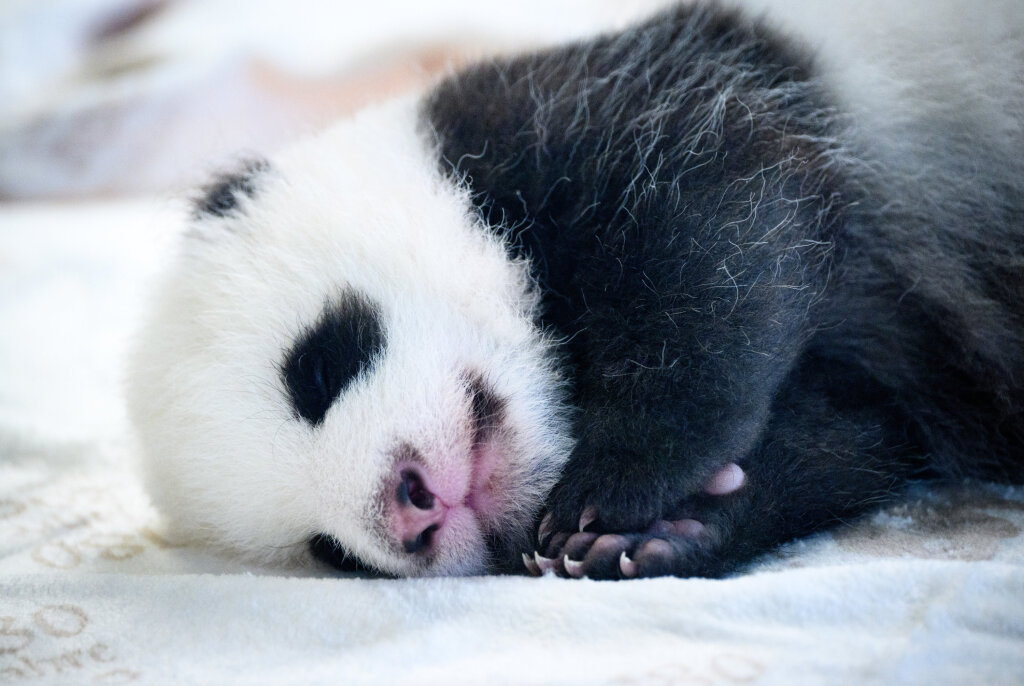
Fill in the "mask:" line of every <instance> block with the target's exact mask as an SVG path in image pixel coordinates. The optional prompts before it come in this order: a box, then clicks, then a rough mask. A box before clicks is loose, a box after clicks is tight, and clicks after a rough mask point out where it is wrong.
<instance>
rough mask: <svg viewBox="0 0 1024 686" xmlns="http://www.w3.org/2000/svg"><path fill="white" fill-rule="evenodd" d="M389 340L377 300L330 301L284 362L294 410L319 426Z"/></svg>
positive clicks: (348, 297)
mask: <svg viewBox="0 0 1024 686" xmlns="http://www.w3.org/2000/svg"><path fill="white" fill-rule="evenodd" d="M385 343H386V337H385V334H384V330H383V328H382V327H381V323H380V316H379V313H378V312H377V309H376V308H375V307H374V306H373V304H371V303H370V302H368V301H366V300H365V299H364V298H361V297H358V296H356V295H353V294H348V295H345V296H344V297H343V298H342V299H341V300H340V301H339V302H337V303H330V304H328V305H327V306H326V307H325V308H324V311H323V314H321V315H320V318H319V319H318V320H317V322H316V323H315V324H314V325H313V326H312V327H310V328H309V329H308V330H307V331H305V332H304V333H303V334H302V335H301V336H300V337H299V338H298V340H296V342H295V345H293V346H292V348H291V349H290V350H289V351H288V353H287V354H286V355H285V360H284V363H283V364H282V365H281V377H282V379H283V380H284V384H285V388H287V390H288V396H289V397H290V399H291V401H292V406H293V407H294V408H295V413H296V415H297V416H298V417H301V418H303V419H305V420H306V421H308V422H309V423H310V424H313V425H314V426H317V425H319V424H320V422H322V421H323V419H324V416H325V415H326V414H327V410H328V409H330V407H331V404H332V403H333V402H334V401H335V400H336V399H337V398H338V396H339V395H341V392H342V391H343V390H344V389H345V387H346V386H348V385H349V384H351V383H352V382H353V381H354V380H355V379H356V378H357V377H358V376H359V375H360V374H361V373H362V372H363V371H364V370H365V369H366V368H368V367H369V366H370V365H371V364H372V363H373V361H374V359H375V358H377V357H378V356H379V355H380V354H381V353H382V351H383V349H384V345H385Z"/></svg>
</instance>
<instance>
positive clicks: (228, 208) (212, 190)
mask: <svg viewBox="0 0 1024 686" xmlns="http://www.w3.org/2000/svg"><path fill="white" fill-rule="evenodd" d="M268 168H269V164H268V163H267V162H266V160H260V159H255V160H248V161H246V162H244V163H242V165H241V166H240V168H239V169H238V170H236V171H234V172H231V173H229V174H223V175H221V176H219V177H217V178H216V179H214V180H213V182H212V183H210V184H209V185H207V186H206V187H205V188H204V189H203V194H202V196H200V197H199V198H197V199H196V201H195V205H194V207H193V216H194V217H195V218H196V219H202V218H203V217H226V216H228V215H229V214H231V213H232V212H234V211H235V210H236V209H237V207H238V194H239V193H242V194H244V195H247V196H249V197H250V198H251V197H253V196H254V195H255V194H256V178H257V177H258V176H259V175H260V174H262V173H264V172H265V171H266V170H267V169H268Z"/></svg>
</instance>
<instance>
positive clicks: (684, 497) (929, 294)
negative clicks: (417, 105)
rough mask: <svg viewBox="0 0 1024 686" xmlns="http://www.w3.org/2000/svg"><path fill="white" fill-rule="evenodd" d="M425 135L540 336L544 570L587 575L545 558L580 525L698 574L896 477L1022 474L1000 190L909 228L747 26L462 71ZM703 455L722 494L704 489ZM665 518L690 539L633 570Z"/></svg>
mask: <svg viewBox="0 0 1024 686" xmlns="http://www.w3.org/2000/svg"><path fill="white" fill-rule="evenodd" d="M424 114H425V118H426V120H427V122H428V124H429V127H430V128H431V129H432V131H433V132H434V134H435V135H436V139H437V142H438V144H439V148H440V151H441V154H442V158H443V159H442V166H443V169H444V171H445V173H447V174H449V175H451V177H452V178H453V180H455V181H457V182H465V183H467V184H468V185H469V187H470V189H471V190H472V192H473V194H474V199H475V202H476V204H477V206H478V208H479V210H480V212H481V213H482V215H483V217H484V218H485V220H486V221H487V223H488V224H489V225H490V226H492V227H494V230H496V231H500V232H502V234H503V235H504V236H505V237H506V238H507V239H508V243H509V245H510V249H511V250H512V251H513V253H514V255H513V256H517V257H519V256H521V257H526V258H529V260H530V262H531V265H532V268H533V271H534V274H535V276H536V278H537V279H538V281H539V282H540V283H541V285H542V287H543V291H544V293H545V301H544V313H543V319H542V322H541V325H542V326H544V327H546V328H548V329H550V330H553V331H554V332H555V333H556V334H557V335H558V336H559V337H561V338H563V339H564V340H565V341H566V342H565V343H564V350H565V352H566V354H567V359H568V360H569V361H570V364H571V372H572V375H573V380H574V401H575V403H576V405H577V406H578V408H579V409H580V413H579V420H578V426H577V435H578V439H579V443H578V446H577V448H576V450H575V452H574V454H573V455H572V458H571V459H570V462H569V464H568V466H567V468H566V470H565V473H564V476H563V478H562V480H561V482H560V483H559V484H558V486H557V487H556V488H555V490H554V492H553V493H552V495H551V497H550V501H549V507H550V509H551V511H552V513H553V523H554V527H553V528H554V530H555V531H561V532H566V533H565V534H560V535H555V536H551V537H545V539H544V540H542V541H540V544H541V546H542V547H541V548H540V550H541V552H542V553H543V554H545V555H547V556H549V557H556V558H557V557H561V555H562V554H564V553H565V551H566V550H569V552H571V553H572V556H573V557H577V556H578V557H583V556H584V555H586V554H587V546H589V545H590V543H589V542H588V541H584V545H582V547H581V546H579V545H576V546H575V547H574V548H573V549H571V550H570V549H563V546H565V545H566V540H567V534H568V532H573V531H575V530H576V526H577V521H578V520H579V517H580V514H581V512H582V510H583V508H584V507H585V506H587V505H593V506H596V508H597V512H598V514H599V520H598V522H597V524H596V526H595V528H596V530H597V531H604V532H620V533H623V534H624V535H625V536H626V537H627V539H628V545H627V546H626V547H625V548H624V549H625V550H626V552H627V553H629V554H631V555H634V556H636V555H639V556H640V557H639V558H638V560H637V561H638V564H640V573H641V574H661V573H672V574H680V575H693V574H696V575H720V574H723V573H726V572H728V571H730V570H732V569H735V568H736V566H737V565H739V564H741V563H743V562H746V561H748V560H749V559H751V558H752V557H753V556H755V555H756V554H758V553H760V552H763V551H764V550H766V549H767V548H769V547H770V546H773V545H776V544H778V543H779V542H782V541H785V540H787V539H789V538H791V537H793V536H798V535H803V534H806V533H809V532H812V531H815V530H818V529H821V528H823V527H825V526H827V525H830V524H833V523H835V522H839V521H845V520H847V519H849V518H850V517H853V516H856V515H857V514H859V513H861V512H863V511H865V510H866V509H868V508H869V507H871V506H873V505H875V504H877V503H879V502H884V501H885V500H887V499H888V498H890V497H892V495H893V494H895V493H897V492H899V490H900V488H901V486H902V485H903V484H904V483H905V482H906V481H907V480H908V479H910V478H914V477H917V476H923V475H940V476H961V475H974V476H979V477H984V478H992V479H1004V480H1010V481H1015V482H1020V481H1022V480H1024V459H1022V458H1021V455H1024V416H1022V413H1021V412H1022V408H1024V392H1022V391H1024V389H1022V386H1021V384H1022V383H1024V300H1022V295H1024V254H1022V249H1021V248H1022V246H1024V242H1022V240H1021V235H1022V233H1024V200H1022V198H1021V194H1020V189H1019V188H1012V187H1010V186H1005V187H999V186H998V184H995V183H989V182H988V181H987V180H986V179H985V177H984V175H974V176H973V177H972V181H971V182H966V181H965V183H964V186H963V187H962V188H961V189H960V191H959V197H956V198H952V199H950V200H949V202H948V204H947V205H948V206H945V207H938V208H935V207H931V208H927V209H922V210H917V209H912V206H911V205H910V204H909V203H907V202H902V198H901V197H899V196H898V195H897V194H899V193H904V192H906V193H908V195H912V194H913V192H914V188H913V186H912V185H909V184H907V183H893V182H892V179H890V178H886V177H885V176H884V174H883V175H881V176H879V175H877V173H876V172H874V171H868V170H869V169H872V165H871V159H870V150H868V151H864V150H860V149H859V148H857V145H856V144H855V143H854V141H853V140H852V139H851V138H850V137H848V135H847V128H846V123H847V122H846V118H845V116H844V115H843V113H842V112H839V111H838V110H837V108H836V107H835V106H834V105H833V103H832V101H831V98H830V96H829V95H828V92H827V90H826V89H825V88H823V86H822V84H821V83H820V82H819V80H818V76H817V74H816V69H815V66H814V64H813V63H812V60H810V59H809V58H808V57H807V56H805V55H804V54H803V53H802V52H801V51H799V50H797V49H794V48H792V47H790V46H789V43H788V42H787V41H785V40H783V39H781V38H779V37H777V36H776V35H774V34H773V33H772V32H771V31H769V30H767V29H765V28H764V27H763V26H761V25H759V24H757V23H755V22H751V21H748V20H747V19H745V18H744V17H742V16H740V15H738V14H734V13H732V12H727V11H722V10H717V9H707V8H699V7H698V8H694V7H683V8H677V9H674V10H672V11H670V12H668V13H666V14H664V15H662V16H660V17H657V18H655V19H654V20H652V21H650V22H648V23H646V24H644V25H642V26H640V27H638V28H635V29H631V30H629V31H626V32H624V33H621V34H616V35H610V36H606V37H602V38H599V39H597V40H596V41H592V42H589V43H581V44H577V45H574V46H570V47H568V48H562V49H558V50H553V51H549V52H541V53H538V54H534V55H530V56H526V57H522V58H517V59H512V60H509V61H499V62H493V63H488V64H483V65H480V66H477V67H474V68H471V69H470V70H468V71H466V72H464V73H462V74H459V75H457V76H455V77H453V78H450V79H449V80H447V81H446V82H444V83H442V84H441V85H440V86H439V87H438V88H437V89H436V90H435V91H434V93H433V94H432V96H431V97H430V98H429V100H428V101H427V103H426V105H425V109H424ZM972 184H973V185H972ZM985 184H988V185H985ZM982 186H984V187H982ZM993 198H994V199H995V201H993V200H992V199H993ZM924 205H925V203H923V202H922V203H921V206H922V207H923V206H924ZM729 462H736V463H739V464H741V465H742V466H743V467H744V469H745V471H746V473H747V476H748V483H747V484H746V485H745V486H744V488H742V489H741V490H740V491H738V492H736V493H734V494H731V495H728V496H725V497H717V498H716V497H711V496H707V495H704V494H703V493H702V488H701V486H702V484H704V483H705V481H706V480H707V479H708V477H709V476H710V475H712V474H713V473H714V472H716V471H717V470H718V469H720V468H721V467H722V466H723V465H725V464H727V463H729ZM681 518H694V519H698V520H700V521H702V522H704V523H705V525H706V527H707V528H706V532H705V534H704V536H703V537H702V538H701V539H700V540H699V541H694V540H693V539H691V538H685V537H682V536H672V535H659V536H657V537H658V538H661V539H663V540H667V541H668V542H669V543H670V544H671V546H672V551H673V552H672V554H671V555H665V554H660V555H653V554H652V555H648V556H646V557H644V555H643V554H641V553H638V552H637V551H638V549H639V547H640V546H641V545H642V544H643V543H645V542H647V541H649V540H650V539H651V538H654V537H655V536H654V535H653V534H650V533H645V532H646V531H647V530H648V528H649V527H650V525H651V524H652V523H653V522H656V521H658V520H677V519H681ZM592 539H593V537H590V538H589V539H588V540H592ZM579 540H582V539H577V541H579ZM586 560H587V565H588V567H587V573H588V574H589V575H590V576H596V577H602V576H605V577H607V576H616V575H617V574H618V572H619V566H618V564H617V560H618V557H617V552H616V554H615V555H605V556H603V557H602V556H600V555H589V556H587V557H586Z"/></svg>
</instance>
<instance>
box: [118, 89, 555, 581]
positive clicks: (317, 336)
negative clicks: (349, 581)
mask: <svg viewBox="0 0 1024 686" xmlns="http://www.w3.org/2000/svg"><path fill="white" fill-rule="evenodd" d="M418 121H419V117H418V113H417V106H416V104H415V102H414V101H411V100H405V101H398V102H396V103H392V104H389V105H386V106H382V107H379V108H375V109H373V110H369V111H366V112H364V113H362V114H361V115H358V116H357V117H356V118H355V119H353V120H350V121H347V122H344V123H341V124H339V125H337V126H336V127H335V128H333V129H331V130H329V131H327V132H325V133H324V134H321V135H320V136H318V137H316V138H313V139H311V140H307V141H304V142H302V143H300V144H298V145H297V146H296V147H294V148H292V149H291V150H288V151H286V152H285V153H284V154H282V155H280V156H279V157H278V158H277V159H274V160H271V161H269V162H266V163H259V164H252V165H249V167H248V168H246V169H245V170H243V171H242V172H241V173H239V174H238V175H236V176H232V177H228V178H225V179H223V180H222V181H221V182H220V183H219V184H217V185H215V186H213V187H211V188H210V189H209V190H208V192H207V195H206V197H205V198H203V200H202V201H200V202H199V203H198V205H197V207H196V210H195V213H194V217H193V220H192V224H191V226H190V228H189V231H188V232H187V235H186V237H185V245H184V250H183V254H182V255H181V257H180V258H179V259H178V261H177V263H176V264H175V265H174V266H173V268H172V270H171V271H170V272H169V273H168V274H167V275H166V276H165V279H164V281H163V283H162V284H161V285H160V288H159V292H158V296H157V302H156V304H155V308H154V313H153V315H152V317H151V319H150V321H149V322H148V323H147V325H146V326H145V327H144V329H143V331H142V333H141V335H140V336H139V340H138V341H137V345H136V349H135V353H134V358H133V362H132V365H131V368H130V374H129V382H128V404H129V408H130V410H129V411H130V414H131V418H132V420H133V423H134V425H135V427H136V429H137V432H138V435H139V438H140V440H141V443H142V446H141V447H142V450H143V455H144V464H145V473H146V477H147V480H148V486H149V488H150V491H151V493H152V495H153V498H154V501H155V503H156V505H157V506H158V508H159V509H160V510H161V511H162V513H163V515H164V516H165V518H166V520H167V522H168V524H169V526H170V528H171V529H172V533H176V534H177V535H178V536H179V537H184V538H188V539H192V540H198V541H200V542H203V543H208V544H214V545H218V546H221V547H225V548H227V549H229V550H232V551H235V552H238V553H241V554H242V555H244V556H245V557H247V558H249V559H255V560H262V561H269V560H275V559H282V558H289V557H295V556H299V555H302V554H303V553H304V551H305V550H306V549H307V546H308V543H309V542H310V541H311V540H314V541H319V542H321V544H322V543H323V542H324V541H328V542H329V543H330V547H331V548H332V549H336V551H337V554H338V556H345V557H346V558H348V559H355V560H358V561H359V562H360V563H362V564H363V565H365V566H368V567H370V568H374V569H377V570H380V571H383V572H386V573H391V574H399V575H430V574H469V573H476V572H482V571H485V570H487V569H488V568H490V567H491V566H492V565H494V564H496V563H499V562H501V561H502V560H503V559H504V558H507V557H508V556H509V555H510V553H511V552H513V551H514V550H515V549H517V548H518V547H520V546H525V544H526V536H527V532H528V531H530V529H531V526H532V525H533V524H534V523H535V518H536V516H537V512H538V509H539V508H540V504H541V501H542V499H543V498H544V496H545V495H546V494H547V492H548V491H549V490H550V488H551V487H552V485H553V483H554V481H555V479H556V476H557V474H558V472H559V469H560V467H561V466H562V464H563V463H564V462H565V460H566V459H567V456H568V453H569V451H570V449H571V439H570V438H569V433H570V428H569V422H568V418H567V416H566V410H565V406H564V404H563V397H564V390H563V386H564V382H563V380H562V379H561V377H560V376H559V374H558V372H557V368H556V366H555V363H554V359H553V343H552V342H551V341H549V340H548V339H546V338H545V336H544V335H543V333H542V332H541V331H540V330H539V329H538V328H537V325H536V323H535V317H536V310H537V307H538V294H537V293H536V292H535V287H534V285H533V284H532V283H531V281H530V278H529V275H528V272H527V267H526V265H525V264H523V263H521V262H516V261H513V260H510V259H509V257H508V256H507V252H506V249H505V246H504V244H503V243H502V242H501V240H500V239H499V238H497V237H496V235H497V234H496V233H494V232H493V230H492V229H490V228H489V227H487V226H486V225H484V224H483V222H482V221H481V220H480V219H479V217H478V214H477V213H475V212H474V211H473V210H472V208H471V205H470V200H469V195H468V191H466V190H465V189H464V188H460V187H458V186H457V185H455V184H453V183H452V182H451V181H449V180H447V179H445V178H444V177H443V175H442V174H441V172H440V167H439V164H438V162H437V155H436V153H435V152H434V151H433V149H432V146H431V145H430V143H429V134H425V133H424V132H423V131H422V130H421V129H422V127H421V126H420V125H419V123H418Z"/></svg>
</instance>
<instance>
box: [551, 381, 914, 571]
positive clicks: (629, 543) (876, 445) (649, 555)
mask: <svg viewBox="0 0 1024 686" xmlns="http://www.w3.org/2000/svg"><path fill="white" fill-rule="evenodd" d="M919 455H920V453H919V451H918V450H917V449H916V448H914V446H913V445H912V443H911V442H910V441H909V439H908V438H907V436H906V430H905V422H904V421H903V420H902V419H901V417H900V415H899V413H898V411H897V410H896V409H895V408H894V407H893V406H892V405H891V403H890V401H889V399H888V398H887V397H886V395H885V394H884V392H882V391H880V390H879V389H868V388H867V387H866V384H865V382H863V381H862V380H860V379H858V378H857V376H856V373H855V372H854V371H853V370H851V369H845V368H840V367H837V366H836V365H835V363H827V362H819V361H807V362H805V363H804V364H803V365H802V366H801V368H800V369H798V370H797V371H796V372H795V373H794V374H793V375H792V376H791V377H790V379H789V380H788V381H787V383H786V384H785V385H784V386H783V388H782V389H781V392H780V394H779V396H778V398H777V400H776V402H775V404H774V406H773V408H772V414H771V419H770V421H769V423H768V426H767V428H766V431H765V433H764V436H763V439H762V441H761V443H760V444H759V445H758V446H757V447H756V448H755V449H754V450H753V451H751V453H750V454H749V455H748V456H747V457H746V458H745V459H744V460H742V461H741V462H740V464H741V465H742V468H743V469H744V470H745V473H746V480H745V483H744V485H743V486H742V487H741V488H739V489H738V490H736V491H734V492H732V493H730V494H728V495H724V496H714V495H709V494H707V493H702V494H699V495H696V496H693V497H690V498H686V499H684V500H683V501H681V502H679V503H676V504H675V505H674V507H672V508H670V509H668V510H666V511H665V514H664V516H663V517H662V518H659V519H658V520H656V521H654V522H652V523H651V524H650V525H649V526H647V527H645V529H644V530H639V531H638V530H614V529H606V528H602V527H601V525H600V523H596V524H595V525H593V526H592V527H588V530H587V531H584V532H581V533H569V532H566V533H555V534H553V535H549V536H546V537H545V538H546V540H544V541H542V542H541V543H542V547H541V549H540V555H541V556H542V560H541V562H542V564H543V565H545V566H553V567H554V568H555V569H556V570H557V571H558V572H559V573H562V574H567V575H570V576H582V575H587V576H590V577H593V578H620V577H624V576H626V577H628V576H658V575H665V574H675V575H679V576H720V575H722V574H726V573H728V572H730V571H732V570H734V569H735V568H736V567H738V566H739V565H742V564H744V563H746V562H749V561H750V560H751V559H753V558H754V557H756V556H757V555H759V554H761V553H763V552H766V551H768V550H770V549H771V548H772V547H774V546H776V545H778V544H780V543H783V542H785V541H787V540H790V539H792V538H794V537H798V536H802V535H805V534H808V533H812V532H814V531H818V530H820V529H823V528H825V527H828V526H830V525H832V524H836V523H839V522H843V521H848V520H850V519H852V518H854V517H856V516H858V515H860V514H862V513H863V512H865V511H867V510H869V509H871V508H872V507H874V506H876V505H878V504H880V503H883V502H886V501H888V500H889V499H890V498H892V497H893V496H894V495H895V494H897V493H898V492H899V491H900V490H901V488H902V486H903V485H904V484H905V482H906V480H907V478H908V477H910V476H911V475H913V474H914V473H915V471H916V470H918V469H919V468H920V465H921V461H920V458H919ZM632 497H635V498H637V499H642V498H644V497H645V494H644V492H643V491H642V490H638V491H637V492H635V493H633V494H632ZM594 528H596V530H591V529H594ZM543 558H548V559H550V560H552V562H547V561H546V560H545V559H543ZM566 559H568V562H566Z"/></svg>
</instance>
